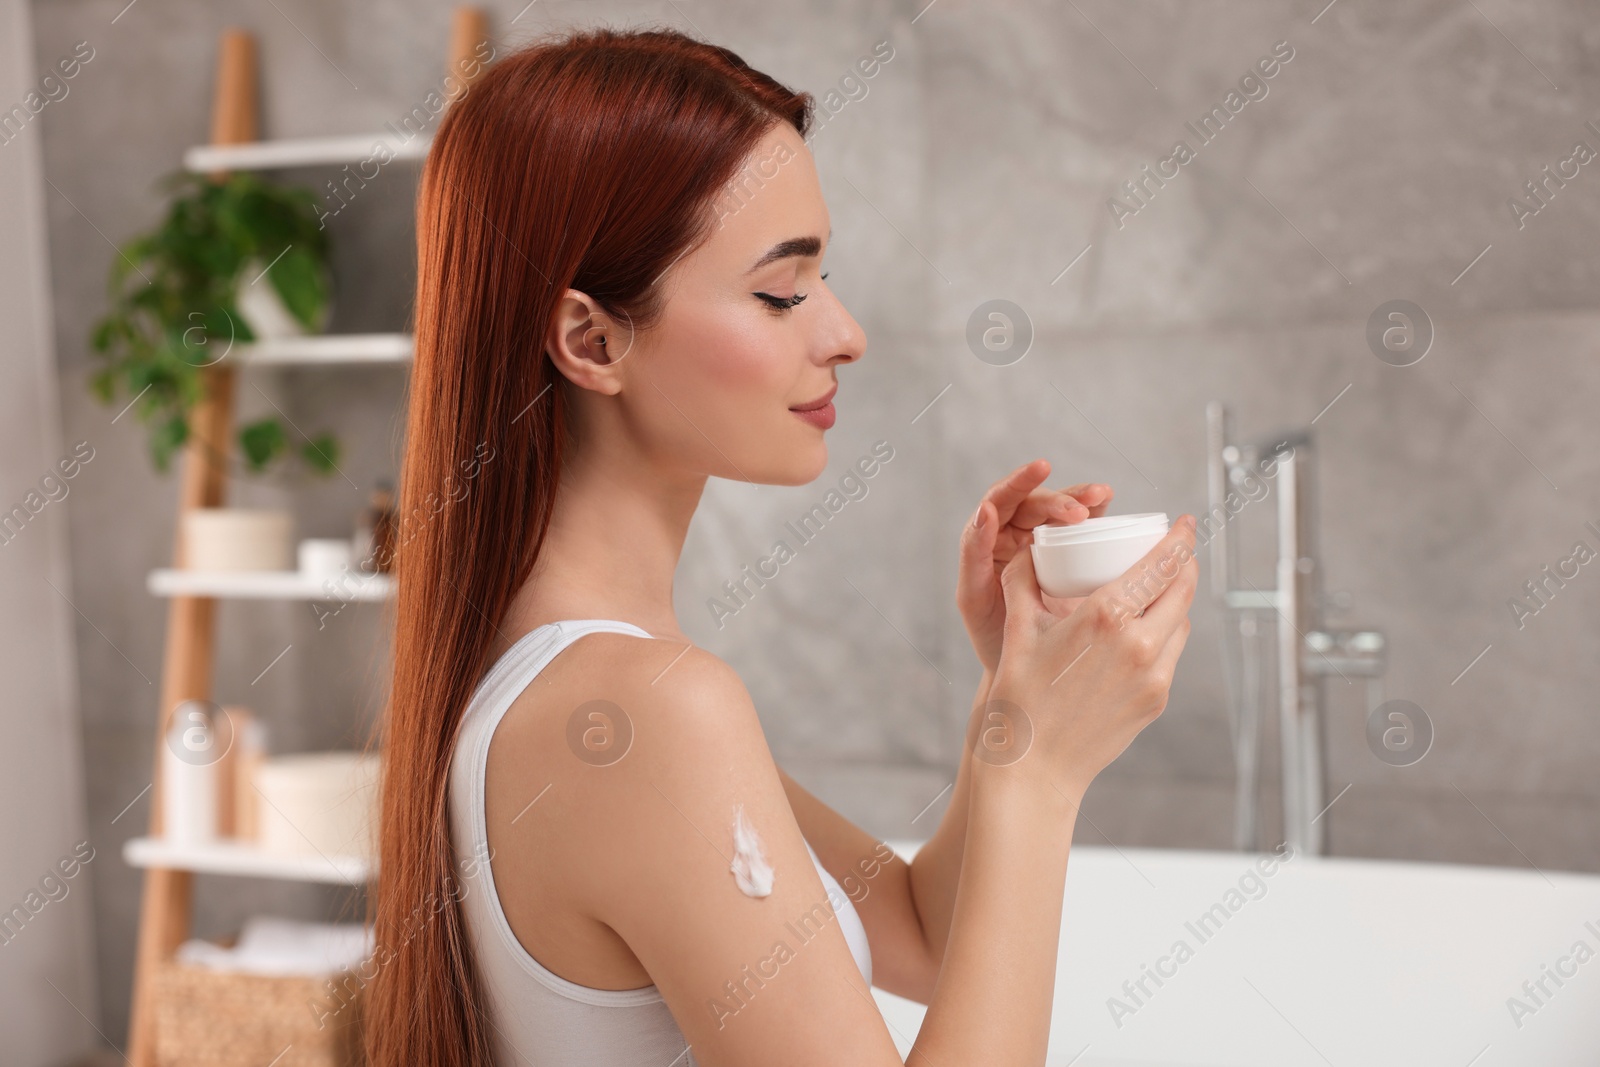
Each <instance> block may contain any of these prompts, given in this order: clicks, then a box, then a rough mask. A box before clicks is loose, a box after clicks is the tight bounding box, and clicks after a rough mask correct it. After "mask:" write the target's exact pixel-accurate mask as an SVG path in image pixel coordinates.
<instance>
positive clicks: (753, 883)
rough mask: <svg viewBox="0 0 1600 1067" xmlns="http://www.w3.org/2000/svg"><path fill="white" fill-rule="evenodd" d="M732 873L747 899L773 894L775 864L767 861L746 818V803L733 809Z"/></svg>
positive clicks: (730, 867) (753, 829)
mask: <svg viewBox="0 0 1600 1067" xmlns="http://www.w3.org/2000/svg"><path fill="white" fill-rule="evenodd" d="M729 870H731V871H733V880H734V881H735V882H737V883H738V885H739V891H740V892H741V893H743V894H744V895H745V896H747V897H764V896H767V895H768V894H770V893H771V892H772V881H773V870H772V865H771V864H770V863H768V862H767V856H766V853H765V852H764V851H763V849H762V846H761V838H760V837H759V836H758V835H757V834H756V831H755V827H753V826H751V825H750V821H749V820H748V819H746V818H745V817H744V805H743V804H740V805H739V806H738V807H736V808H734V809H733V862H732V863H731V864H730V865H729Z"/></svg>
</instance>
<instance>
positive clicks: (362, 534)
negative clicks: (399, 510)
mask: <svg viewBox="0 0 1600 1067" xmlns="http://www.w3.org/2000/svg"><path fill="white" fill-rule="evenodd" d="M394 541H395V506H394V483H393V482H391V481H389V480H388V479H387V478H380V479H378V482H377V484H376V485H375V486H374V487H373V490H372V493H371V495H370V497H369V498H368V504H367V507H366V509H365V510H364V511H363V512H362V513H361V514H360V515H359V516H357V518H356V532H355V549H356V558H357V559H358V560H359V561H360V562H359V566H360V568H361V570H363V571H366V572H368V573H376V574H387V573H389V572H390V571H391V570H393V569H394V549H395V544H394Z"/></svg>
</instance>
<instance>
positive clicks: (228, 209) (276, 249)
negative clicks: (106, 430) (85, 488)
mask: <svg viewBox="0 0 1600 1067" xmlns="http://www.w3.org/2000/svg"><path fill="white" fill-rule="evenodd" d="M158 187H159V188H162V189H163V191H165V192H168V193H170V194H172V197H173V198H172V200H171V202H170V204H169V205H168V208H167V213H166V216H165V217H164V218H163V219H162V221H161V223H160V225H158V226H157V227H156V228H155V229H153V230H151V231H149V232H148V233H143V234H139V235H137V236H135V237H133V238H132V239H130V240H129V241H127V242H126V243H125V244H123V245H122V246H121V247H120V248H119V250H118V251H119V255H118V256H117V257H116V258H115V259H113V260H112V262H111V271H110V279H109V283H108V287H107V288H108V291H109V297H110V304H111V306H110V310H108V311H107V312H106V314H105V315H104V316H102V317H101V318H100V319H99V320H98V321H97V322H96V323H95V324H94V328H93V333H92V335H91V338H90V344H91V346H92V347H93V349H94V350H95V351H96V352H97V353H99V354H100V356H101V358H102V362H103V366H101V367H100V368H99V369H98V370H96V371H95V373H94V374H93V376H92V378H91V380H90V385H91V388H92V389H93V391H94V393H95V394H96V395H97V396H98V397H99V398H100V399H101V401H102V402H104V403H107V404H110V403H112V402H113V401H114V400H115V399H116V397H117V394H118V392H119V391H120V390H119V387H120V389H125V390H126V391H127V395H128V396H130V397H132V398H133V403H134V406H135V407H136V408H137V411H138V415H139V418H140V420H141V421H143V422H145V423H146V424H148V425H149V426H150V454H151V458H152V460H153V461H154V463H155V466H156V468H157V469H158V470H161V471H165V470H166V469H167V467H168V464H169V461H170V460H171V457H172V454H173V453H174V452H175V451H177V449H178V448H180V447H181V446H182V445H183V443H184V442H185V441H186V440H188V437H189V412H190V410H191V409H192V408H193V407H194V405H195V403H196V402H197V401H198V400H199V398H200V393H201V383H200V376H201V372H202V369H203V368H205V367H207V366H210V365H212V364H215V363H219V362H221V361H222V360H223V359H225V358H227V355H228V352H229V351H230V350H231V349H232V347H233V346H234V345H235V344H242V343H246V342H250V341H256V340H261V339H263V338H264V337H266V336H281V335H283V334H284V333H297V332H320V331H321V330H322V328H323V326H324V325H325V323H326V321H327V314H328V309H329V302H330V293H331V271H330V269H329V266H328V235H327V233H326V231H324V230H323V229H322V228H321V226H320V224H319V222H318V218H317V210H316V209H317V199H316V195H315V194H314V193H313V192H312V191H311V190H309V189H304V188H297V187H294V186H285V185H273V184H271V183H269V182H266V181H263V180H262V179H261V178H259V177H257V176H256V175H254V174H251V173H248V172H240V173H234V174H232V175H230V176H229V177H228V178H226V179H225V180H223V181H213V180H212V179H211V178H210V177H208V176H207V175H204V174H192V173H188V172H185V171H178V172H175V173H172V174H169V175H167V176H165V177H164V178H163V179H162V180H161V182H160V184H159V186H158ZM263 271H264V272H265V273H264V274H263ZM238 443H239V453H240V455H241V456H243V458H244V460H245V463H246V464H247V465H248V467H249V468H250V469H251V470H252V471H256V472H259V471H262V470H264V469H265V468H266V467H267V466H268V464H270V463H272V461H273V460H275V459H277V458H279V457H285V456H288V455H296V456H298V458H299V459H300V460H301V461H302V462H304V463H305V464H306V465H307V466H308V467H309V468H310V469H311V470H313V471H315V472H317V473H319V474H324V475H325V474H328V473H329V472H331V471H333V470H334V469H335V465H336V463H337V461H338V442H337V440H336V439H335V438H334V437H333V435H332V434H329V433H326V432H323V433H319V434H317V435H315V436H314V437H312V438H311V439H310V440H308V441H305V442H303V443H302V444H301V445H300V446H299V447H298V448H295V449H291V447H290V438H289V435H288V434H287V433H286V432H285V430H284V427H283V424H282V422H281V420H279V419H278V418H275V417H268V418H264V419H260V420H257V421H255V422H252V423H249V424H247V425H245V426H242V427H240V428H239V431H238Z"/></svg>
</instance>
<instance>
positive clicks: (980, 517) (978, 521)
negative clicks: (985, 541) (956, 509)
mask: <svg viewBox="0 0 1600 1067" xmlns="http://www.w3.org/2000/svg"><path fill="white" fill-rule="evenodd" d="M983 522H984V512H983V505H982V504H979V505H978V512H977V514H975V515H973V516H972V528H973V529H974V530H981V529H983Z"/></svg>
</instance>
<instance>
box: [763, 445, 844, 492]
mask: <svg viewBox="0 0 1600 1067" xmlns="http://www.w3.org/2000/svg"><path fill="white" fill-rule="evenodd" d="M815 438H816V439H815V441H814V442H813V443H812V444H810V445H809V446H804V447H801V448H798V449H796V450H795V451H794V452H792V453H790V454H789V455H788V456H785V457H784V460H783V462H781V463H780V464H778V467H777V469H776V470H773V471H772V472H771V477H768V478H763V479H762V481H765V482H767V483H769V484H771V485H807V484H809V483H811V482H814V481H816V480H817V479H818V478H820V477H822V472H823V471H825V470H827V469H828V446H827V444H825V443H824V442H823V440H822V435H821V434H815Z"/></svg>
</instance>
